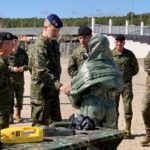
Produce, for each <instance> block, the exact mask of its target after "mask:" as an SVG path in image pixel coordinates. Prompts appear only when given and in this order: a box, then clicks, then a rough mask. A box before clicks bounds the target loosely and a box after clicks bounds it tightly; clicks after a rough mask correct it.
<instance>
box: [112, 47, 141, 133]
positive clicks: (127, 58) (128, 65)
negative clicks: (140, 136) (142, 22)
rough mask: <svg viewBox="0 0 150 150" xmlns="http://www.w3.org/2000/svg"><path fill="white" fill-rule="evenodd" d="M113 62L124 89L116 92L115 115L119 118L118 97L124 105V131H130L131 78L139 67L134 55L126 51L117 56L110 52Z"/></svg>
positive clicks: (114, 51)
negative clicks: (120, 75)
mask: <svg viewBox="0 0 150 150" xmlns="http://www.w3.org/2000/svg"><path fill="white" fill-rule="evenodd" d="M112 54H113V57H114V61H115V63H116V65H117V66H118V68H119V69H120V71H121V72H122V74H123V77H122V78H123V81H124V87H123V91H122V92H118V93H117V92H116V94H115V97H116V106H117V113H118V117H119V111H118V109H119V108H118V107H119V98H120V95H122V97H123V103H124V112H125V121H126V129H127V130H129V131H130V128H131V120H132V114H133V112H132V99H133V91H132V77H133V76H134V75H136V74H137V73H138V71H139V66H138V62H137V59H136V57H135V55H134V54H133V53H132V52H131V51H130V50H128V49H125V48H124V50H123V53H122V54H118V53H117V52H116V50H115V49H114V50H113V51H112Z"/></svg>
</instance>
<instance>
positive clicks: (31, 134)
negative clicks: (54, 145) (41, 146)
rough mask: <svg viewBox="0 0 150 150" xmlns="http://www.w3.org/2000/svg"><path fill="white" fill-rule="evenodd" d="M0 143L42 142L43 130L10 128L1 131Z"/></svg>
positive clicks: (27, 127) (37, 128) (28, 127)
mask: <svg viewBox="0 0 150 150" xmlns="http://www.w3.org/2000/svg"><path fill="white" fill-rule="evenodd" d="M0 138H1V142H2V143H12V144H14V143H27V142H40V141H43V138H44V136H43V130H42V128H40V127H30V126H25V127H10V128H5V129H2V130H1V137H0Z"/></svg>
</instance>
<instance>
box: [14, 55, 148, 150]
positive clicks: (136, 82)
mask: <svg viewBox="0 0 150 150" xmlns="http://www.w3.org/2000/svg"><path fill="white" fill-rule="evenodd" d="M61 62H62V76H61V81H62V83H67V84H69V83H70V78H69V76H68V74H67V71H66V70H67V65H68V57H67V56H62V57H61ZM138 62H139V66H140V71H139V73H138V75H136V76H135V77H134V79H133V92H134V99H133V121H132V134H133V135H134V139H130V140H127V139H126V140H123V141H122V142H121V144H120V145H119V147H118V150H150V146H149V147H144V148H143V147H141V146H140V140H141V139H142V138H143V136H144V134H145V130H144V124H143V120H142V115H141V107H142V99H143V95H144V90H145V80H146V73H145V72H144V70H143V60H142V59H139V60H138ZM60 101H61V112H62V117H63V118H64V119H65V118H68V117H69V116H70V115H71V114H73V113H75V112H78V110H76V109H74V108H72V106H71V105H70V103H69V100H68V98H67V96H66V95H64V94H62V93H61V94H60ZM119 109H120V117H119V129H120V130H122V129H124V127H125V122H124V110H123V105H122V100H120V107H119ZM30 114H31V108H30V73H29V72H26V73H25V93H24V105H23V110H22V117H23V119H24V121H23V123H20V124H14V125H15V126H16V125H19V126H20V125H27V124H31V122H29V121H30V116H31V115H30ZM14 125H12V126H14Z"/></svg>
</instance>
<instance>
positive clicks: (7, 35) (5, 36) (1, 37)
mask: <svg viewBox="0 0 150 150" xmlns="http://www.w3.org/2000/svg"><path fill="white" fill-rule="evenodd" d="M13 39H16V38H15V36H14V35H13V34H11V33H9V32H0V40H2V41H4V40H13Z"/></svg>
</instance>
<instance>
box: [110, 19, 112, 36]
mask: <svg viewBox="0 0 150 150" xmlns="http://www.w3.org/2000/svg"><path fill="white" fill-rule="evenodd" d="M111 28H112V20H111V18H110V19H109V34H111V33H112V30H111Z"/></svg>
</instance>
